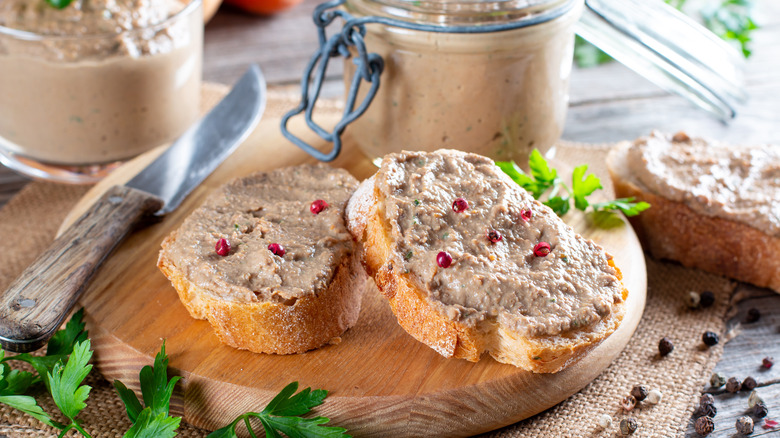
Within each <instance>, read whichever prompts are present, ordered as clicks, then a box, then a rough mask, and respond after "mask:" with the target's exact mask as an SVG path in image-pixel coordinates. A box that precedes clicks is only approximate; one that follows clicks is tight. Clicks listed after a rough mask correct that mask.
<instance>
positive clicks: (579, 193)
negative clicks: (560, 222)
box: [496, 149, 650, 224]
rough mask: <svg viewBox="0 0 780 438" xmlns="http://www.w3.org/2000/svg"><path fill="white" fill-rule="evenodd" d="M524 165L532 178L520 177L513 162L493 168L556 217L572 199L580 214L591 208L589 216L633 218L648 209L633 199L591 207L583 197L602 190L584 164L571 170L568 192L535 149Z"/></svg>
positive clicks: (647, 205) (498, 164)
mask: <svg viewBox="0 0 780 438" xmlns="http://www.w3.org/2000/svg"><path fill="white" fill-rule="evenodd" d="M528 164H529V167H530V168H531V174H532V176H533V178H531V177H529V176H528V175H526V174H525V173H523V171H522V170H521V169H520V168H519V167H517V165H516V164H515V163H514V162H507V161H497V162H496V165H497V166H498V167H499V168H500V169H501V170H502V171H503V172H504V173H506V174H507V175H509V177H510V178H511V179H512V180H513V181H515V182H516V183H517V184H518V185H520V186H521V187H523V188H524V189H525V190H527V191H528V192H530V193H531V194H532V195H533V197H534V198H535V199H537V200H539V201H542V203H543V204H544V205H546V206H548V207H550V208H551V209H552V210H553V211H554V212H555V214H557V215H558V216H563V215H565V214H566V213H567V212H568V211H569V210H570V209H571V202H570V201H571V199H572V198H574V206H575V207H576V208H577V209H578V210H582V211H585V210H587V208H588V206H591V207H592V210H593V212H606V211H622V212H623V213H625V214H626V215H627V216H635V215H637V214H639V212H641V211H644V210H647V209H648V208H650V204H648V203H646V202H636V203H635V202H633V201H634V199H633V198H627V199H615V200H613V201H607V202H601V203H597V204H591V203H590V202H589V201H588V199H587V197H588V196H590V195H592V194H593V193H594V192H595V191H596V190H599V189H602V188H603V186H602V185H601V180H600V179H599V178H598V177H597V176H596V175H594V174H590V175H586V173H587V171H588V165H587V164H583V165H580V166H577V167H575V168H574V171H573V172H572V176H571V183H572V188H571V189H569V188H568V187H567V186H566V184H564V183H563V182H562V181H561V179H560V178H558V171H557V170H555V169H553V168H551V167H550V165H549V163H547V160H545V159H544V157H543V156H542V154H541V153H540V152H539V151H538V150H537V149H534V150H533V151H532V152H531V155H530V157H529V160H528ZM548 190H549V193H548ZM601 219H604V218H601ZM599 223H602V224H607V223H611V222H609V221H604V220H602V221H600V222H599ZM621 223H622V222H621Z"/></svg>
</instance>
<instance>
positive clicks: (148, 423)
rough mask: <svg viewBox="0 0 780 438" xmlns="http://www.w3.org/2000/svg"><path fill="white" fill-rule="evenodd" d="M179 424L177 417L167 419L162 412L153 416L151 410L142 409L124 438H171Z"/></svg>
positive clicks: (166, 415)
mask: <svg viewBox="0 0 780 438" xmlns="http://www.w3.org/2000/svg"><path fill="white" fill-rule="evenodd" d="M180 424H181V418H179V417H169V416H168V414H167V413H163V412H160V413H159V414H157V415H156V416H155V415H154V414H153V413H152V409H151V408H144V410H143V411H141V413H140V415H138V417H137V419H136V421H135V422H134V423H133V426H132V427H131V428H130V429H128V430H127V432H125V435H124V438H173V437H175V436H176V429H178V428H179V425H180Z"/></svg>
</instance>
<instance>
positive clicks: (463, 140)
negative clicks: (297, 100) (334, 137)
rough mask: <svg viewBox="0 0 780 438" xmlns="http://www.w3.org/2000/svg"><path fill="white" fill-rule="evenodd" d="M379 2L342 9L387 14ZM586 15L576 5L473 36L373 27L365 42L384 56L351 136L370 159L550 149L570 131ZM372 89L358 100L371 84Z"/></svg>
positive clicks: (517, 154) (349, 67)
mask: <svg viewBox="0 0 780 438" xmlns="http://www.w3.org/2000/svg"><path fill="white" fill-rule="evenodd" d="M409 3H416V2H409ZM463 3H464V4H466V3H467V2H463ZM480 3H481V2H470V3H468V5H467V6H472V7H476V8H478V7H479V5H480ZM507 3H511V2H507ZM439 4H441V3H439V2H430V3H426V4H425V6H424V7H430V8H435V6H436V5H439ZM513 4H514V3H513ZM375 5H377V6H381V5H383V3H382V2H373V1H368V0H366V1H364V0H350V1H348V2H347V4H346V5H345V7H346V8H347V10H348V11H349V12H350V13H353V14H356V15H357V16H358V17H362V16H371V15H380V16H381V15H383V14H382V11H381V10H378V9H381V8H377V9H374V6H375ZM455 6H457V3H456V4H455ZM491 6H495V5H494V4H493V3H485V5H484V8H489V7H491ZM498 7H500V6H498ZM497 14H499V16H500V12H497ZM457 15H458V14H455V13H453V16H457ZM579 15H580V4H579V3H578V5H577V7H575V8H573V9H572V10H571V11H570V12H568V13H567V14H565V15H563V16H561V17H559V18H557V19H555V20H551V21H548V22H543V23H539V24H535V25H533V26H527V27H522V28H519V29H512V30H505V31H501V32H487V33H468V34H457V33H448V32H421V31H410V30H408V29H399V28H394V27H391V26H384V25H379V24H369V25H367V26H366V30H367V33H366V36H365V42H366V47H368V49H369V51H370V52H374V53H378V54H379V55H381V56H382V59H383V60H384V69H383V71H382V75H381V77H380V79H381V86H380V87H379V89H378V91H377V93H376V96H375V97H374V99H373V100H372V101H371V105H370V106H369V107H368V110H367V111H366V112H365V113H364V114H363V115H362V116H360V117H359V118H358V119H357V120H355V121H354V122H353V123H352V124H350V126H349V127H348V128H347V132H349V133H350V135H351V136H352V138H354V139H355V141H356V142H357V144H358V145H359V146H360V148H361V149H362V150H363V152H364V153H365V154H366V155H368V156H369V158H371V159H375V158H377V157H382V156H384V155H385V154H387V153H390V152H400V151H402V150H404V149H407V148H409V146H408V145H415V149H419V150H422V149H424V150H429V151H432V150H436V149H439V148H453V149H460V150H464V151H468V152H474V153H478V154H480V155H485V156H488V157H491V158H494V159H500V160H505V161H508V160H514V161H516V162H518V163H527V162H528V156H529V154H530V152H531V150H533V149H534V148H537V149H540V150H541V151H542V152H544V151H546V150H548V149H549V148H550V147H551V146H552V145H553V144H554V143H555V142H556V141H557V140H558V139H559V138H560V135H561V132H562V130H563V124H564V120H565V116H566V109H567V107H568V87H569V76H570V72H571V63H572V53H573V50H574V23H575V22H576V20H577V19H578V18H579ZM446 17H447V15H446V14H442V19H444V18H446ZM355 55H356V54H355ZM344 70H345V74H344V80H345V85H346V89H349V84H350V83H351V81H352V80H353V77H354V75H355V74H356V72H357V67H356V64H355V62H353V58H349V59H347V60H345V63H344ZM365 85H366V84H364V86H363V87H361V89H360V95H359V98H358V102H360V101H361V100H362V99H363V98H364V96H365V95H366V93H367V90H368V89H369V88H370V87H368V86H365Z"/></svg>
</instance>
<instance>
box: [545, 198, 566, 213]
mask: <svg viewBox="0 0 780 438" xmlns="http://www.w3.org/2000/svg"><path fill="white" fill-rule="evenodd" d="M543 204H544V205H546V206H548V207H550V208H551V209H552V211H554V212H555V214H557V215H558V216H563V215H564V214H566V213H568V212H569V207H570V206H571V204H569V198H562V197H560V196H553V197H552V198H550V199H548V200H546V201H544V202H543Z"/></svg>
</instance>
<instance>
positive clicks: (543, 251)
mask: <svg viewBox="0 0 780 438" xmlns="http://www.w3.org/2000/svg"><path fill="white" fill-rule="evenodd" d="M549 253H550V244H549V243H547V242H539V243H537V244H536V246H534V255H535V256H537V257H546V256H547V254H549Z"/></svg>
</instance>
